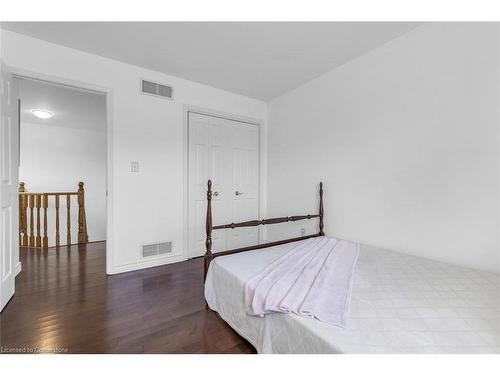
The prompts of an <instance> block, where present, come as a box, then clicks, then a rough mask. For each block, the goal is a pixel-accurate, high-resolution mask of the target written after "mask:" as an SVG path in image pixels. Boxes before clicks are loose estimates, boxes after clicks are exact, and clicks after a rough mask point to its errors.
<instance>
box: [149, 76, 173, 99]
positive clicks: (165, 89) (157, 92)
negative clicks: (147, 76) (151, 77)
mask: <svg viewBox="0 0 500 375" xmlns="http://www.w3.org/2000/svg"><path fill="white" fill-rule="evenodd" d="M141 93H143V94H146V95H154V96H159V97H161V98H166V99H173V94H174V90H173V88H172V87H171V86H167V85H162V84H161V83H156V82H151V81H146V80H144V79H142V80H141Z"/></svg>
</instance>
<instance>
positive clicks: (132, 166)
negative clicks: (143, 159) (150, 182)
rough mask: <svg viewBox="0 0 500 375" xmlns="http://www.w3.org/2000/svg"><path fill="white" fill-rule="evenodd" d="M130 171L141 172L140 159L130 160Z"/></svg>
mask: <svg viewBox="0 0 500 375" xmlns="http://www.w3.org/2000/svg"><path fill="white" fill-rule="evenodd" d="M130 172H135V173H138V172H139V162H138V161H131V162H130Z"/></svg>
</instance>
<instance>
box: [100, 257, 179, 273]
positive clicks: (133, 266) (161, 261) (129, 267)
mask: <svg viewBox="0 0 500 375" xmlns="http://www.w3.org/2000/svg"><path fill="white" fill-rule="evenodd" d="M185 260H187V257H186V255H184V254H179V255H174V256H169V257H163V258H158V259H154V260H147V261H144V260H143V261H139V262H136V263H129V264H124V265H121V266H113V267H112V269H111V272H108V275H116V274H118V273H123V272H131V271H137V270H142V269H144V268H149V267H158V266H163V265H165V264H170V263H177V262H182V261H185Z"/></svg>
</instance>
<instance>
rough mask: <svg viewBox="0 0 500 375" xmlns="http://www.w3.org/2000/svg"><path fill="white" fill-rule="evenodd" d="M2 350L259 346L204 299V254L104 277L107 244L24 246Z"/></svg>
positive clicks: (2, 326)
mask: <svg viewBox="0 0 500 375" xmlns="http://www.w3.org/2000/svg"><path fill="white" fill-rule="evenodd" d="M20 258H21V263H22V272H21V273H20V274H19V275H18V276H17V278H16V294H15V295H14V297H13V299H12V300H11V301H10V302H9V304H8V305H7V307H6V308H5V310H4V311H3V312H2V313H1V314H0V346H1V347H2V352H4V353H5V352H6V351H8V350H9V351H11V350H12V349H14V350H21V351H23V350H26V351H35V352H37V351H42V352H69V353H254V352H255V350H254V348H253V347H252V346H251V345H250V344H249V343H248V342H246V341H245V340H243V339H242V338H241V337H240V336H238V335H237V334H236V333H235V332H234V331H233V330H232V329H231V328H230V327H229V326H228V325H227V324H226V323H225V322H224V321H223V320H222V319H220V318H219V316H218V315H217V314H215V313H214V312H213V311H210V310H206V309H205V305H204V301H203V266H202V260H201V259H194V260H189V261H187V262H181V263H176V264H170V265H166V266H161V267H156V268H150V269H146V270H141V271H135V272H129V273H125V274H120V275H114V276H106V272H105V269H106V268H105V243H104V242H100V243H92V244H88V245H87V246H84V247H82V248H80V249H79V248H78V246H72V247H68V248H66V247H63V248H60V249H55V248H50V249H48V250H36V249H27V248H21V251H20Z"/></svg>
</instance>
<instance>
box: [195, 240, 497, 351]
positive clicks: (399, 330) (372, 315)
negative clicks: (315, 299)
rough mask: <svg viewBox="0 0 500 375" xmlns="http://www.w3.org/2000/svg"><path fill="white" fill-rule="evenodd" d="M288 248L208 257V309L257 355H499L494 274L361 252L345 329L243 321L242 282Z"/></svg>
mask: <svg viewBox="0 0 500 375" xmlns="http://www.w3.org/2000/svg"><path fill="white" fill-rule="evenodd" d="M289 249H290V244H286V245H281V246H275V247H271V248H267V249H260V250H254V251H247V252H243V253H239V254H233V255H227V256H221V257H217V258H215V259H214V260H213V261H212V262H211V264H210V269H209V273H208V275H207V280H206V284H205V296H206V298H207V302H208V304H209V306H210V308H211V309H212V310H215V311H217V312H218V313H219V315H220V316H221V317H222V318H223V319H224V320H225V321H226V322H227V323H228V324H229V325H230V326H231V327H233V329H235V330H236V331H237V332H238V333H239V334H240V335H241V336H243V337H244V338H245V339H247V340H248V341H249V342H250V343H251V344H252V345H253V346H254V347H255V348H256V349H257V352H259V353H500V296H499V290H500V287H499V286H500V275H498V274H494V273H487V272H480V271H476V270H472V269H467V268H461V267H457V266H453V265H450V264H447V263H441V262H436V261H432V260H428V259H423V258H418V257H414V256H410V255H405V254H402V253H397V252H393V251H389V250H381V249H376V248H373V247H368V246H363V245H362V246H361V251H360V255H359V258H358V262H357V265H356V268H355V273H354V279H353V290H352V300H351V306H350V310H349V313H348V315H347V320H346V323H347V324H346V328H340V327H337V326H333V325H329V324H326V323H322V322H320V321H318V320H314V319H308V318H305V317H299V316H296V315H293V314H280V313H275V314H270V315H266V316H265V317H263V318H261V317H255V316H249V315H247V314H246V312H245V309H244V303H243V287H244V284H245V282H246V281H247V280H248V279H250V278H251V277H252V276H254V275H256V274H257V273H258V272H260V271H261V270H262V269H263V268H264V267H265V266H266V265H267V264H269V263H270V262H272V261H273V260H275V259H276V258H277V257H279V256H281V255H282V254H284V253H285V252H286V251H289Z"/></svg>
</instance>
